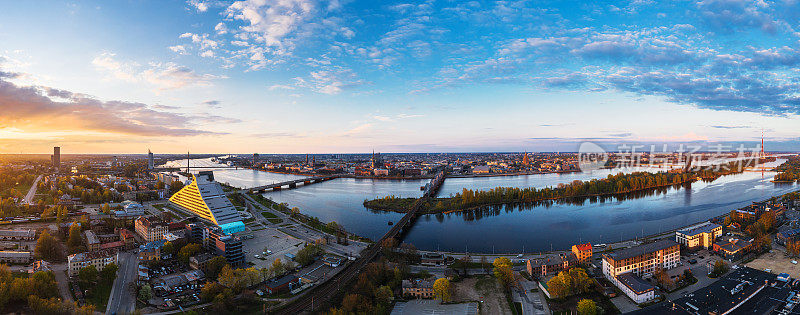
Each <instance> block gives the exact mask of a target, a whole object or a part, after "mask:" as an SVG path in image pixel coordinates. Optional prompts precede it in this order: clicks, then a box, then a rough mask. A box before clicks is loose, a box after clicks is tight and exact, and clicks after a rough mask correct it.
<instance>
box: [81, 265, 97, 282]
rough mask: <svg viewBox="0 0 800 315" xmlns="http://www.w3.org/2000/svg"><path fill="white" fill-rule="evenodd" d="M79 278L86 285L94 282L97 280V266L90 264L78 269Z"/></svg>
mask: <svg viewBox="0 0 800 315" xmlns="http://www.w3.org/2000/svg"><path fill="white" fill-rule="evenodd" d="M78 280H80V281H81V282H82V283H83V284H84V285H88V284H91V283H94V282H95V281H96V280H97V268H95V267H94V266H93V265H89V266H86V267H83V268H81V270H78Z"/></svg>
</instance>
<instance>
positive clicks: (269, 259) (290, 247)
mask: <svg viewBox="0 0 800 315" xmlns="http://www.w3.org/2000/svg"><path fill="white" fill-rule="evenodd" d="M303 244H305V242H304V241H302V240H299V239H297V238H294V237H291V236H289V235H286V234H284V233H282V232H280V231H277V230H276V229H272V228H267V229H264V230H260V231H254V237H253V238H251V239H247V240H243V241H242V245H243V246H244V251H245V256H246V257H247V258H246V260H247V261H248V262H251V263H253V264H255V266H254V267H256V268H263V267H267V266H271V265H272V263H273V262H274V261H275V259H278V258H280V259H281V260H283V261H284V262H288V261H290V259H289V258H288V257H286V254H292V255H295V254H297V252H298V251H299V250H300V249H302V248H303ZM267 251H269V252H267ZM264 252H267V254H266V255H264ZM255 255H258V256H259V258H256V257H255Z"/></svg>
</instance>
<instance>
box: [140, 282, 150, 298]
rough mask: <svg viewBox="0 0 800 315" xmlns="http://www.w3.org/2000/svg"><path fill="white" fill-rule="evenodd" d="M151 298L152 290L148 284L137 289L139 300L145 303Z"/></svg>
mask: <svg viewBox="0 0 800 315" xmlns="http://www.w3.org/2000/svg"><path fill="white" fill-rule="evenodd" d="M151 298H153V289H152V288H150V285H149V284H145V285H143V286H142V287H141V288H139V300H142V301H145V302H146V301H147V300H150V299H151Z"/></svg>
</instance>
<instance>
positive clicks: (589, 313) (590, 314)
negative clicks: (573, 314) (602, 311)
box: [578, 299, 597, 315]
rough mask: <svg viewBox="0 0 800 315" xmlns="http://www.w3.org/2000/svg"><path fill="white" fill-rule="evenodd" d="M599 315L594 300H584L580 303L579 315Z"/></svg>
mask: <svg viewBox="0 0 800 315" xmlns="http://www.w3.org/2000/svg"><path fill="white" fill-rule="evenodd" d="M595 314H597V305H596V304H595V303H594V301H593V300H590V299H582V300H580V301H578V315H595Z"/></svg>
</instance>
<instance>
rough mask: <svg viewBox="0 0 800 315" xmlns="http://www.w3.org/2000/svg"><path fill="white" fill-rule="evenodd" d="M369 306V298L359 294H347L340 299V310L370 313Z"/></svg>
mask: <svg viewBox="0 0 800 315" xmlns="http://www.w3.org/2000/svg"><path fill="white" fill-rule="evenodd" d="M371 308H372V305H370V303H369V299H367V298H366V297H365V296H363V295H361V294H348V295H346V296H345V297H344V299H343V300H342V310H343V311H345V313H358V314H361V313H370V309H371Z"/></svg>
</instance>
